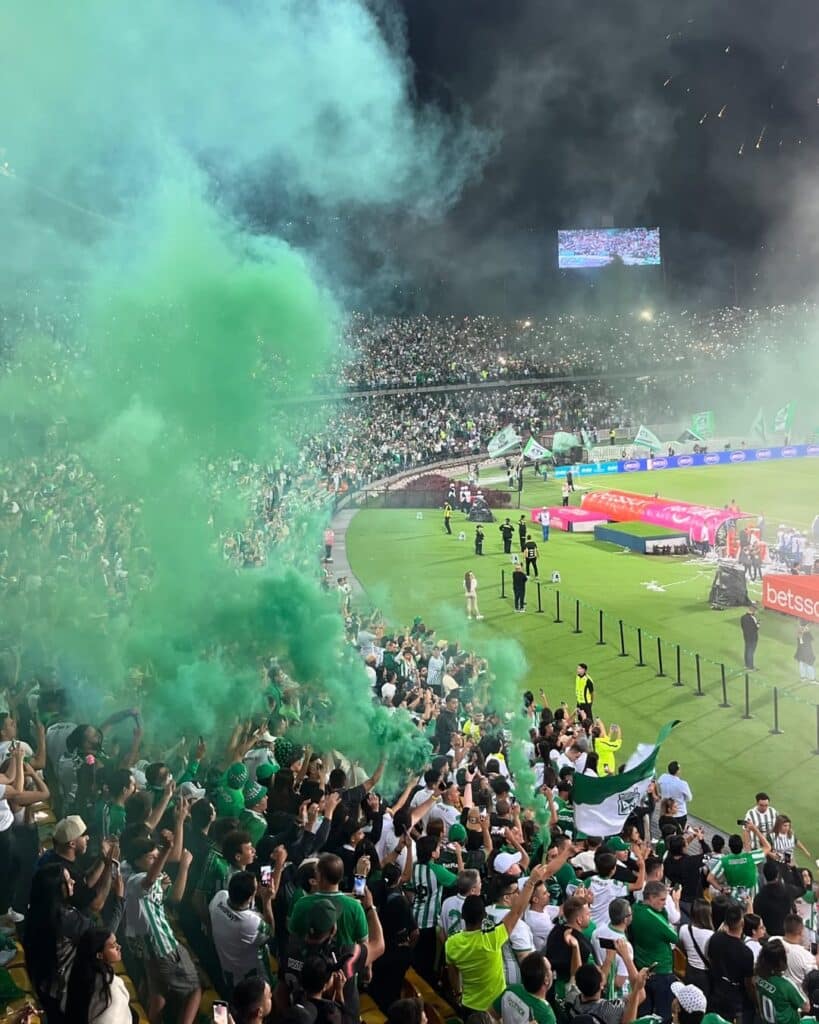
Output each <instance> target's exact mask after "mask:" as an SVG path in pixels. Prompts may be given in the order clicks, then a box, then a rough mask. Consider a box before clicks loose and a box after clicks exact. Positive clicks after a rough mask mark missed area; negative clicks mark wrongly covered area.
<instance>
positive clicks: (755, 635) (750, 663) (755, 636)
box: [739, 604, 759, 670]
mask: <svg viewBox="0 0 819 1024" xmlns="http://www.w3.org/2000/svg"><path fill="white" fill-rule="evenodd" d="M739 624H740V626H742V639H743V640H744V641H745V668H748V669H751V670H754V669H755V668H756V666H755V665H754V654H755V652H756V645H757V643H758V641H759V619H758V618H757V617H756V605H755V604H752V605H751V607H750V608H749V609H748V611H747V612H745V614H744V615H743V616H742V618H741V619H740V620H739Z"/></svg>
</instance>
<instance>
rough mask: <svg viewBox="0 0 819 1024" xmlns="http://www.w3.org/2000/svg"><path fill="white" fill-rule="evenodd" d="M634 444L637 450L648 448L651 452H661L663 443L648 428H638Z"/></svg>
mask: <svg viewBox="0 0 819 1024" xmlns="http://www.w3.org/2000/svg"><path fill="white" fill-rule="evenodd" d="M634 444H635V445H636V446H637V447H638V448H648V449H649V451H652V452H660V451H662V450H663V442H662V441H661V440H660V439H659V437H657V435H656V434H653V433H652V432H651V431H650V430H649V429H648V427H640V429H639V430H638V431H637V436H636V437H635V438H634Z"/></svg>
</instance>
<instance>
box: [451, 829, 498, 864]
mask: <svg viewBox="0 0 819 1024" xmlns="http://www.w3.org/2000/svg"><path fill="white" fill-rule="evenodd" d="M448 834H449V839H450V842H453V843H465V842H466V829H465V828H464V827H463V825H462V824H461V823H460V822H459V821H456V822H455V824H454V825H450V826H449V833H448ZM496 863H497V862H496Z"/></svg>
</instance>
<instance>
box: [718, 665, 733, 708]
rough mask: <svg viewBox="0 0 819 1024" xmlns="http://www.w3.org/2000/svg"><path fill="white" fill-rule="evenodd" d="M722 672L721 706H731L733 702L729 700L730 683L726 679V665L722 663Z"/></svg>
mask: <svg viewBox="0 0 819 1024" xmlns="http://www.w3.org/2000/svg"><path fill="white" fill-rule="evenodd" d="M720 672H721V674H722V704H720V707H721V708H730V706H731V704H730V702H729V700H728V683H727V682H726V681H725V666H724V665H720Z"/></svg>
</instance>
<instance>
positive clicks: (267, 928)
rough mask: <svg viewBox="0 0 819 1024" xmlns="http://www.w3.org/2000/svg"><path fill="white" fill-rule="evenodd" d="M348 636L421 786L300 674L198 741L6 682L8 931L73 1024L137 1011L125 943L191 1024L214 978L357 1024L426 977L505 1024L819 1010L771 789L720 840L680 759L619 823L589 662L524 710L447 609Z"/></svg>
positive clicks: (230, 992) (804, 916)
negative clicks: (593, 828)
mask: <svg viewBox="0 0 819 1024" xmlns="http://www.w3.org/2000/svg"><path fill="white" fill-rule="evenodd" d="M346 642H347V643H348V644H349V645H350V647H351V648H353V649H354V650H355V651H357V653H358V655H359V657H360V658H361V662H362V679H361V685H362V686H369V687H370V689H371V696H372V700H373V701H375V702H378V703H383V704H384V705H386V706H387V708H388V709H389V710H391V711H396V712H397V711H398V710H399V709H403V710H404V711H405V712H406V721H407V728H409V729H417V730H419V731H420V732H422V733H423V735H424V736H425V737H426V739H427V740H428V742H429V747H428V749H429V752H430V753H429V757H428V760H427V763H426V764H425V765H423V766H419V769H418V771H414V772H413V773H412V774H411V775H410V776H409V777H408V778H406V779H404V780H396V779H393V780H392V781H391V783H390V784H389V785H385V784H384V783H383V781H382V780H383V779H384V778H385V768H386V769H387V774H388V769H389V761H388V752H386V751H385V752H384V755H383V757H382V759H381V761H380V763H379V764H378V765H371V766H369V767H370V769H371V771H369V772H368V771H366V770H365V769H364V768H363V767H362V766H361V765H360V764H358V763H356V762H351V761H349V760H348V759H347V757H345V754H344V751H343V749H342V750H337V749H329V750H313V749H311V747H310V746H309V745H305V746H303V745H301V744H300V743H298V742H296V740H295V737H296V736H299V737H301V738H303V737H305V736H306V735H308V736H309V729H308V730H307V731H306V732H305V725H306V724H307V723H306V722H305V721H302V720H300V718H299V715H300V708H301V704H300V699H299V695H298V688H297V687H295V686H294V684H293V682H292V681H291V680H288V679H287V677H286V676H284V675H283V674H282V672H281V670H280V669H279V668H278V667H276V666H273V665H271V666H270V667H269V668H268V670H267V671H266V672H264V673H263V674H262V675H261V676H260V678H259V683H258V687H259V689H258V693H252V692H249V693H248V694H247V707H246V708H245V709H239V710H240V712H241V711H244V712H246V714H247V717H245V718H242V719H241V720H237V722H236V724H235V726H234V728H233V730H232V732H231V734H230V736H229V737H228V738H227V740H226V742H225V743H224V744H222V743H220V742H219V737H218V736H214V737H210V736H207V737H200V738H199V740H198V742H197V743H196V744H195V745H194V746H191V747H187V746H185V745H177V747H175V748H174V749H172V750H171V751H167V750H162V749H160V748H159V747H158V746H157V745H156V743H155V742H153V740H152V737H151V736H149V735H145V734H144V732H143V728H142V722H141V718H140V714H139V710H138V709H136V708H129V709H125V710H123V711H121V712H119V713H116V714H113V715H111V716H110V717H109V718H108V719H107V720H106V721H105V722H101V723H99V724H93V723H88V722H77V721H75V720H74V718H73V717H71V716H70V715H69V714H68V713H67V705H66V703H65V700H64V697H65V695H64V694H63V692H62V691H61V689H60V685H59V680H57V679H51V680H45V679H42V678H41V679H39V680H38V681H37V685H36V686H34V685H33V683H34V680H33V679H30V678H27V677H26V673H25V672H24V671H22V672H21V671H19V666H18V673H17V675H13V676H12V678H10V679H9V680H7V682H8V688H7V690H6V692H5V693H4V697H5V698H6V704H7V707H8V710H7V711H5V712H3V713H2V714H0V760H2V764H0V784H2V785H3V787H4V789H3V792H2V794H1V795H0V889H2V892H0V907H2V909H3V910H5V909H6V908H8V912H7V914H6V915H5V916H4V917H3V919H2V922H0V923H1V924H2V928H3V933H4V935H5V936H6V941H8V937H9V936H13V935H14V931H15V929H16V930H17V933H18V934H19V936H20V938H21V941H22V946H23V950H24V954H25V962H26V966H27V970H28V974H29V976H30V979H31V982H32V985H33V988H34V994H35V997H36V1001H37V1003H38V1004H39V1005H40V1006H41V1007H42V1008H43V1010H44V1011H45V1013H46V1019H47V1020H48V1021H49V1022H63V1021H66V1022H70V1024H79V1022H84V1021H89V1022H103V1024H131V1019H132V1018H131V1009H130V1005H129V1003H130V999H129V993H128V990H127V988H126V986H125V985H124V984H123V979H122V975H121V973H120V972H121V971H122V969H123V968H122V966H121V964H120V961H121V960H122V961H124V966H125V970H126V971H127V976H128V978H129V979H130V980H131V981H132V983H133V984H134V985H135V986H136V990H137V992H138V994H139V996H140V998H141V1000H142V1003H143V1005H144V1006H145V1008H146V1011H147V1014H148V1018H149V1019H150V1020H151V1021H152V1022H153V1021H160V1020H166V1021H171V1020H172V1021H175V1022H176V1021H179V1022H185V1024H192V1022H194V1021H196V1020H197V1014H198V1012H199V1008H200V1005H201V1001H202V998H203V991H204V990H205V989H207V992H208V993H209V1000H210V1002H211V1003H212V1002H213V1000H214V998H216V997H219V998H221V999H223V1000H224V1001H226V1002H227V1003H228V1004H229V1005H230V1007H231V1010H230V1012H231V1018H232V1020H233V1021H234V1022H235V1024H246V1022H250V1021H256V1022H260V1021H265V1020H268V1019H270V1020H272V1019H277V1020H278V1019H286V1020H288V1021H293V1022H296V1024H306V1022H307V1021H308V1020H309V1021H321V1022H326V1024H340V1022H346V1021H350V1022H351V1021H355V1020H357V1019H358V1018H359V1014H360V1004H361V999H362V993H363V992H366V993H367V994H368V998H369V999H371V1000H373V1001H374V1002H375V1004H376V1005H377V1006H378V1007H379V1008H380V1009H381V1011H382V1012H383V1013H384V1014H385V1015H386V1016H387V1018H388V1020H389V1021H390V1022H391V1024H405V1022H407V1021H409V1020H413V1021H414V1024H421V1022H422V1020H423V1018H422V1017H420V1016H416V1017H413V1016H412V1014H413V1013H416V1014H420V1011H421V1007H420V1004H418V1003H414V1002H409V1003H408V1002H407V1000H405V999H403V998H402V997H403V996H405V995H406V991H407V984H406V983H407V979H409V988H410V990H412V989H413V987H414V986H415V987H417V986H418V985H421V986H425V987H426V991H427V992H429V991H436V992H439V993H440V994H442V996H443V998H445V999H447V1000H448V1001H449V1002H450V1004H451V1005H452V1006H454V1007H456V1008H457V1012H458V1013H459V1015H460V1016H461V1017H462V1018H463V1019H466V1020H471V1019H473V1015H474V1014H491V1015H493V1016H495V1017H496V1018H500V1019H502V1020H503V1022H504V1024H512V1022H516V1021H522V1020H531V1019H534V1020H536V1021H539V1022H543V1024H554V1022H555V1020H556V1019H558V1020H561V1021H567V1020H573V1019H575V1018H583V1020H581V1021H580V1024H587V1022H588V1021H595V1022H596V1021H598V1020H601V1019H602V1020H604V1021H607V1022H611V1024H631V1022H633V1021H634V1020H635V1019H637V1018H640V1017H643V1018H645V1017H647V1015H649V1014H654V1015H655V1016H654V1018H653V1019H654V1020H657V1021H662V1022H668V1021H670V1020H672V1017H673V1019H674V1020H675V1021H680V1022H687V1024H698V1022H699V1021H700V1020H701V1019H702V1017H703V1015H704V1014H705V1013H706V1012H711V1013H714V1014H718V1015H719V1016H720V1017H721V1018H722V1019H724V1020H726V1021H731V1020H739V1021H741V1022H745V1024H750V1022H751V1021H752V1020H753V1019H754V1014H755V1013H760V1014H761V1016H762V1018H763V1019H764V1020H765V1021H769V1022H770V1024H794V1022H796V1021H797V1020H798V1017H799V1014H800V1013H802V1012H807V1011H808V1009H810V1008H811V1007H812V1006H814V1005H815V1004H816V1001H817V1000H819V992H817V988H819V974H817V973H816V971H817V966H818V965H817V957H816V945H815V943H816V941H817V933H816V921H815V909H816V888H815V886H814V882H813V877H812V874H811V872H810V870H809V869H807V868H806V867H803V866H798V864H797V862H798V861H799V860H801V859H802V858H803V856H804V858H805V859H809V858H810V856H811V855H810V853H809V851H808V850H807V849H806V848H805V846H804V844H802V843H801V842H800V841H799V840H798V838H797V835H796V834H795V833H794V829H793V825H792V823H791V821H790V819H789V818H788V817H787V815H786V814H784V813H780V812H779V811H778V810H777V809H775V808H774V807H773V806H772V803H771V800H770V798H769V796H768V795H767V794H766V793H757V794H756V796H755V798H754V800H753V803H752V805H751V806H750V807H749V808H748V809H747V810H745V811H744V813H743V808H741V807H740V808H737V810H738V812H740V815H741V816H740V817H739V818H738V823H741V827H740V828H738V829H736V830H735V831H734V832H733V833H732V834H730V835H729V836H727V837H725V836H724V835H722V834H720V833H716V834H714V835H712V836H711V837H710V839H706V834H705V832H704V831H703V830H702V829H701V828H698V827H693V826H692V825H691V824H690V822H689V812H690V809H691V805H692V804H693V805H694V807H696V796H697V794H696V793H694V794H692V792H691V789H690V788H689V785H688V783H687V782H686V781H685V780H684V777H683V775H684V773H683V772H682V771H681V767H680V765H679V764H677V763H676V762H672V763H670V764H669V766H668V770H667V771H666V772H665V773H664V774H662V775H661V776H660V777H659V779H657V780H656V782H654V783H652V784H651V786H650V787H649V789H648V792H647V794H646V796H645V797H644V799H643V802H642V803H640V804H639V805H637V806H632V807H631V808H630V810H628V811H627V812H626V813H624V815H623V817H622V820H621V823H620V827H619V828H617V829H616V830H615V832H614V834H612V835H608V836H589V835H584V834H582V833H580V832H579V831H578V830H577V827H576V825H575V809H574V805H573V796H572V794H573V789H574V780H575V778H576V777H577V776H578V775H584V776H595V775H597V774H598V773H599V774H600V775H601V776H605V775H609V776H613V775H616V773H617V771H618V768H620V767H622V764H623V762H624V754H625V750H624V749H623V747H622V744H623V737H622V736H621V735H620V733H619V730H617V729H616V728H613V727H610V728H607V727H606V725H605V723H604V722H603V721H602V720H601V719H600V718H599V717H598V716H597V715H596V714H593V713H592V710H591V707H592V706H591V705H590V704H588V703H586V701H587V700H591V698H590V697H588V696H587V690H588V688H586V689H584V691H583V703H582V704H579V705H578V706H577V708H576V709H575V710H570V709H569V705H568V703H567V702H565V701H560V700H558V698H559V697H561V696H563V695H564V694H563V692H562V691H564V690H565V694H566V695H568V694H569V693H574V690H572V681H571V680H567V681H566V686H565V687H560V688H559V689H560V691H561V692H558V693H555V694H554V695H553V699H552V700H549V698H547V696H546V694H545V693H543V691H541V693H540V696H539V699H538V700H535V697H534V695H533V694H532V693H527V694H525V695H524V696H523V700H522V701H520V702H519V703H518V701H517V700H516V699H513V700H512V701H511V706H507V704H508V702H507V703H504V702H503V700H502V699H501V698H500V696H499V692H498V690H497V688H496V686H495V685H493V676H492V674H491V665H490V664H488V663H487V662H486V661H485V660H484V659H483V658H481V657H480V655H479V654H478V653H476V652H472V651H468V650H464V649H463V648H462V647H461V646H460V644H459V643H458V642H457V641H447V640H444V639H440V638H438V636H437V635H436V633H435V631H434V630H433V629H431V628H428V626H427V625H425V623H424V622H423V621H422V619H421V618H417V619H416V620H415V621H414V623H413V625H412V626H411V627H410V628H407V629H405V630H402V631H399V632H389V631H388V630H387V629H386V628H385V626H384V625H383V623H382V622H381V620H380V616H378V615H377V614H376V615H374V616H373V617H371V618H366V619H362V618H359V616H358V615H357V614H351V615H350V616H348V618H347V621H346ZM581 681H582V679H581ZM574 686H575V690H576V689H577V680H575V681H574ZM271 693H272V694H274V698H273V700H271V699H270V695H271ZM302 696H303V695H302ZM572 703H573V702H572ZM261 706H264V707H265V710H264V711H263V712H258V711H256V712H254V710H253V709H254V708H259V707H261ZM596 706H597V702H595V705H594V707H595V708H596ZM338 743H339V746H340V747H342V748H343V746H344V743H343V738H342V737H339V741H338ZM50 809H53V816H52V817H51V820H52V822H53V821H54V820H55V819H56V823H55V824H52V825H50V826H48V827H42V826H41V822H43V821H44V820H47V819H48V817H49V810H50ZM408 972H409V973H408ZM766 1000H767V1002H766ZM413 1007H414V1009H413ZM163 1015H164V1016H163ZM408 1015H409V1016H408ZM474 1020H475V1022H476V1024H477V1021H479V1020H480V1021H483V1020H488V1018H483V1017H475V1018H474ZM711 1020H712V1021H713V1018H711Z"/></svg>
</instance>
